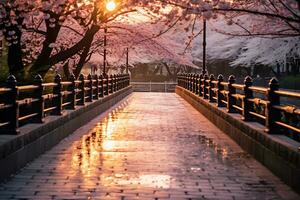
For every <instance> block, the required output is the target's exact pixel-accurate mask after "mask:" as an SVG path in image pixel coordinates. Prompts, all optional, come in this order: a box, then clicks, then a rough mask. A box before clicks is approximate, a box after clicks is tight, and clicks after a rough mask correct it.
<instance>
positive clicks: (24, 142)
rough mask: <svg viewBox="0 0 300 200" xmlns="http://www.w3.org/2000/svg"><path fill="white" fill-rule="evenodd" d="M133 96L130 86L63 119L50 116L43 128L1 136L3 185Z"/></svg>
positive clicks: (30, 127) (27, 128)
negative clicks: (85, 125) (34, 161)
mask: <svg viewBox="0 0 300 200" xmlns="http://www.w3.org/2000/svg"><path fill="white" fill-rule="evenodd" d="M131 93H132V87H131V86H128V87H126V88H124V89H122V90H120V91H117V92H115V93H113V94H110V95H109V96H105V97H104V98H101V99H99V100H98V101H94V102H91V103H86V105H84V106H77V107H76V110H66V111H64V113H63V115H62V116H49V117H47V118H45V123H43V124H28V125H25V126H23V127H21V128H20V134H18V135H0V181H3V180H5V179H7V178H9V177H10V175H11V174H14V173H16V172H17V171H18V170H20V169H21V168H22V167H24V166H25V165H26V164H27V163H28V162H30V161H32V160H33V159H35V158H36V157H37V156H39V155H41V154H42V153H44V152H45V151H47V150H49V149H51V148H52V147H53V146H55V145H56V144H57V143H59V142H60V141H61V140H62V139H64V138H65V137H66V136H68V135H70V134H72V133H73V132H74V131H75V130H76V129H78V128H80V127H81V126H83V125H84V124H86V123H87V122H89V121H90V120H92V119H93V118H94V117H96V116H98V115H99V114H101V113H103V112H105V111H106V110H108V109H109V108H110V107H112V106H114V105H115V104H117V103H118V102H119V101H121V100H122V99H124V98H125V97H126V96H128V95H129V94H131Z"/></svg>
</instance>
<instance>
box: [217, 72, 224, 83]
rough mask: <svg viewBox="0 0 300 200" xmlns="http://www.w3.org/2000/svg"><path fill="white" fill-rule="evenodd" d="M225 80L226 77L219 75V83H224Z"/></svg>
mask: <svg viewBox="0 0 300 200" xmlns="http://www.w3.org/2000/svg"><path fill="white" fill-rule="evenodd" d="M223 80H224V77H223V75H222V74H219V75H218V81H220V82H222V81H223Z"/></svg>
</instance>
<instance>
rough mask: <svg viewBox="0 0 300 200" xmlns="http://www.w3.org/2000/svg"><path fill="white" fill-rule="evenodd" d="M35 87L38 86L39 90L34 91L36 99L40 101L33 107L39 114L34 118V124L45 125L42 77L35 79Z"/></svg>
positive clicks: (37, 76) (38, 76)
mask: <svg viewBox="0 0 300 200" xmlns="http://www.w3.org/2000/svg"><path fill="white" fill-rule="evenodd" d="M34 85H36V86H37V87H38V88H37V89H36V90H35V91H34V98H36V99H38V101H37V102H36V104H35V105H34V106H33V109H34V112H35V113H37V116H36V117H34V119H33V120H32V122H35V123H43V118H44V105H45V104H44V97H43V91H44V86H43V78H42V77H41V75H39V74H38V75H36V76H35V77H34Z"/></svg>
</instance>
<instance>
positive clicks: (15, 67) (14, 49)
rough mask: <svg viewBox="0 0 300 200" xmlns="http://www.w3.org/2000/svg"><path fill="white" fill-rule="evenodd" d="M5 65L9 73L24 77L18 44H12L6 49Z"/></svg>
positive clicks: (20, 49) (20, 50) (19, 45)
mask: <svg viewBox="0 0 300 200" xmlns="http://www.w3.org/2000/svg"><path fill="white" fill-rule="evenodd" d="M7 63H8V67H9V73H11V74H13V75H15V76H17V77H20V76H22V75H24V65H23V61H22V48H21V44H20V42H18V44H12V45H11V46H10V47H9V48H8V57H7ZM20 78H24V77H20Z"/></svg>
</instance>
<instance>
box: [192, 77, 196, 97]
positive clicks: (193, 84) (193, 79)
mask: <svg viewBox="0 0 300 200" xmlns="http://www.w3.org/2000/svg"><path fill="white" fill-rule="evenodd" d="M195 86H196V74H193V75H192V93H195V92H196V87H195Z"/></svg>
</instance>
